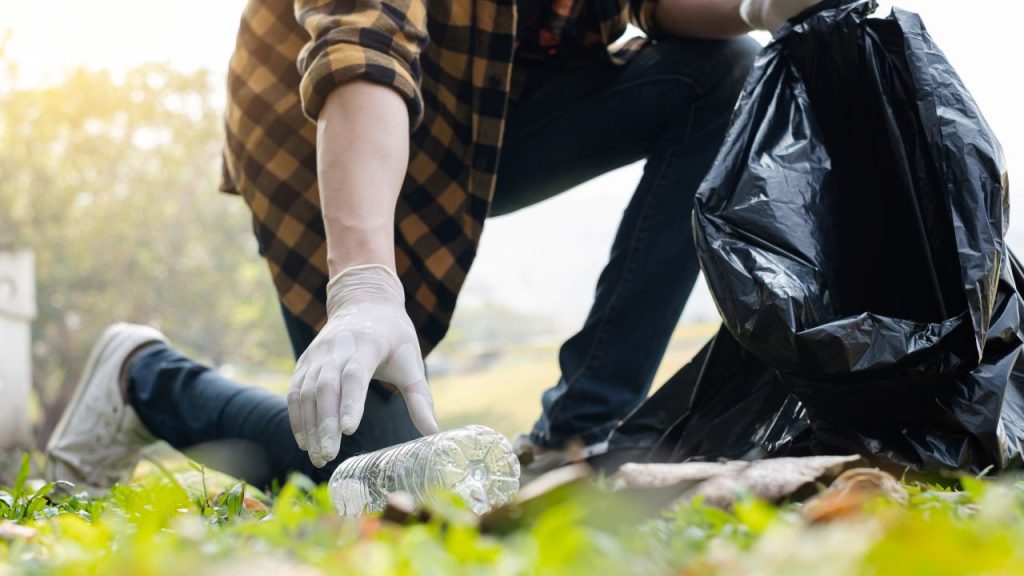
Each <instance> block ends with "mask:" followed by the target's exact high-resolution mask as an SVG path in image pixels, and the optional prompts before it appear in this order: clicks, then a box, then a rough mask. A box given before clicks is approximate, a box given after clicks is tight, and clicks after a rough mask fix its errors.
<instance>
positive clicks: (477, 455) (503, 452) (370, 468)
mask: <svg viewBox="0 0 1024 576" xmlns="http://www.w3.org/2000/svg"><path fill="white" fill-rule="evenodd" d="M328 490H329V491H330V496H331V500H332V501H333V502H334V506H335V507H336V508H337V509H338V512H339V513H341V514H342V515H343V516H357V515H359V514H363V513H367V512H379V511H381V510H383V509H384V505H385V503H386V501H387V495H388V494H390V493H392V492H399V491H401V492H407V493H408V494H410V495H411V496H412V497H413V499H414V500H415V501H416V503H417V504H420V503H423V502H429V501H430V499H431V498H432V497H434V496H436V495H437V494H438V493H442V492H454V493H455V494H457V495H458V496H459V497H461V498H462V499H463V500H464V501H465V502H466V503H467V504H468V505H469V508H470V509H471V510H473V511H474V512H476V513H477V514H483V513H485V512H487V511H488V510H490V509H492V508H494V507H495V506H499V505H501V504H504V503H505V502H508V500H509V499H511V498H512V496H513V495H515V493H516V492H517V491H518V490H519V460H518V459H517V458H516V456H515V454H513V453H512V446H511V445H510V444H509V442H508V440H507V439H506V438H505V437H504V436H502V435H501V434H499V433H497V432H495V431H494V430H491V429H490V428H487V427H485V426H466V427H464V428H456V429H455V430H448V431H447V432H441V433H439V434H434V435H431V436H425V437H423V438H419V439H417V440H412V441H410V442H406V443H404V444H399V445H397V446H392V447H390V448H385V449H383V450H378V451H376V452H370V453H369V454H362V455H359V456H355V457H353V458H349V459H348V460H345V461H344V462H342V463H341V465H340V466H338V468H337V469H336V470H335V471H334V474H333V475H331V480H330V483H329V484H328Z"/></svg>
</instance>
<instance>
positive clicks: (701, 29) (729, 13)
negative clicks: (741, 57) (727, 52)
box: [654, 0, 820, 38]
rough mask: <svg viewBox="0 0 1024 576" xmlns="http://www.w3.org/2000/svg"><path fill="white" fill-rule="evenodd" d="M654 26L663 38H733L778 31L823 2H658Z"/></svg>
mask: <svg viewBox="0 0 1024 576" xmlns="http://www.w3.org/2000/svg"><path fill="white" fill-rule="evenodd" d="M655 1H657V5H656V6H655V8H654V25H655V26H656V27H657V29H658V31H659V32H660V33H662V34H669V35H674V36H689V37H691V38H731V37H733V36H739V35H741V34H746V33H747V32H750V31H751V30H769V31H773V32H774V31H775V30H777V29H778V28H779V27H780V26H782V24H783V23H784V22H785V21H786V20H788V19H790V18H792V17H793V16H796V15H797V14H799V13H800V12H802V11H804V10H806V9H807V8H810V7H811V6H813V5H815V4H817V3H818V2H820V0H655Z"/></svg>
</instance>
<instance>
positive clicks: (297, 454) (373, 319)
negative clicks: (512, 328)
mask: <svg viewBox="0 0 1024 576" xmlns="http://www.w3.org/2000/svg"><path fill="white" fill-rule="evenodd" d="M815 2H816V0H744V2H743V3H742V6H741V5H740V1H739V0H660V1H658V0H520V1H519V2H518V3H517V4H514V3H513V2H512V0H435V1H432V2H431V3H430V4H429V5H428V4H427V3H426V2H425V1H424V0H347V1H345V2H342V1H330V2H325V1H322V0H321V1H314V0H295V3H294V7H293V6H292V4H291V3H289V2H285V1H284V0H250V2H249V4H248V6H247V7H246V10H245V13H244V15H243V17H242V22H241V27H240V30H239V35H238V44H237V47H236V51H235V54H234V56H233V58H232V61H231V71H230V74H229V94H230V102H229V107H228V113H227V122H226V125H227V146H226V147H225V179H224V187H223V188H224V190H226V191H230V192H235V193H239V194H241V195H242V196H243V197H244V198H245V200H246V202H247V203H248V204H249V206H250V208H251V209H252V213H253V222H254V229H255V233H256V237H257V239H258V242H259V246H260V251H261V253H262V254H263V255H264V256H265V257H266V259H267V261H268V264H269V266H270V270H271V274H272V276H273V279H274V282H275V285H276V287H277V290H278V293H279V295H280V299H281V304H282V311H283V314H284V319H285V325H286V327H287V329H288V333H289V336H290V337H291V341H292V345H293V348H294V352H295V354H296V356H297V357H298V362H297V366H296V370H295V375H294V378H293V381H292V386H291V390H290V392H289V394H288V398H287V402H286V401H285V399H283V398H280V397H277V396H275V395H273V394H270V393H267V392H265V391H262V390H258V389H254V388H250V387H246V386H242V385H239V384H236V383H233V382H230V381H228V380H227V379H225V378H223V377H222V376H220V375H218V374H217V373H215V372H213V371H211V370H209V369H207V368H205V367H203V366H200V365H198V364H196V363H194V362H192V361H191V360H189V359H188V358H185V357H184V356H182V355H181V354H180V353H178V352H176V351H174V350H173V349H172V348H170V347H169V345H168V343H167V342H166V340H165V338H164V337H163V335H161V334H160V333H159V332H157V331H156V330H154V329H152V328H147V327H141V326H131V325H117V326H114V327H112V328H111V329H109V330H108V331H107V333H105V334H104V336H103V337H102V338H101V339H100V341H99V342H98V343H97V345H96V347H95V348H94V351H93V354H92V356H91V358H90V360H89V365H88V366H87V367H86V369H85V371H84V376H83V378H82V381H81V383H80V384H79V388H78V390H77V391H76V394H75V396H74V398H73V400H72V402H71V404H70V405H69V407H68V410H67V412H66V414H65V415H64V417H63V418H62V420H61V422H60V423H59V425H58V427H57V429H56V430H55V432H54V434H53V437H52V438H51V441H50V444H49V446H48V454H49V459H48V463H49V466H48V474H49V476H50V477H51V478H57V479H65V480H71V481H73V482H76V483H78V484H80V485H83V486H86V487H91V488H95V489H98V490H103V489H106V488H108V487H109V486H110V485H111V484H112V483H114V482H117V481H123V480H126V479H127V478H128V477H130V474H131V471H132V469H133V467H134V465H135V463H136V461H137V459H138V453H139V449H140V448H141V447H142V446H144V445H146V444H147V443H149V442H151V441H152V440H153V439H155V438H158V439H163V440H166V441H167V442H169V443H170V444H171V445H172V446H174V447H176V448H179V449H186V448H191V447H194V446H197V445H200V444H207V443H211V442H224V441H236V444H234V446H240V447H242V448H244V450H241V451H234V452H228V453H223V452H222V453H220V454H218V455H216V456H215V457H211V461H210V462H209V464H210V465H211V466H214V467H218V468H221V469H224V470H225V471H227V472H231V473H234V474H236V475H239V476H242V477H244V478H245V479H246V480H248V481H250V482H252V483H254V484H257V485H266V484H268V483H269V482H271V481H272V480H274V479H279V480H280V479H283V478H284V477H285V476H286V475H287V474H288V473H289V472H290V471H301V472H303V473H305V474H307V475H309V476H311V477H312V478H314V479H316V480H323V479H325V478H326V477H328V476H329V474H330V471H331V470H332V469H333V468H334V466H336V464H337V463H338V462H340V461H341V460H343V459H344V458H346V457H348V456H351V455H353V454H357V453H361V452H365V451H369V450H374V449H377V448H380V447H383V446H388V445H392V444H395V443H399V442H402V441H405V440H409V439H412V438H415V437H417V436H418V435H419V434H420V433H424V434H426V433H432V432H434V431H436V430H437V424H436V423H435V421H434V416H433V408H432V400H431V396H430V391H429V388H428V386H427V382H426V378H425V374H424V368H423V355H424V354H426V353H429V351H430V350H431V349H432V348H433V347H434V346H435V345H436V344H437V343H438V341H440V339H441V338H442V337H443V336H444V333H445V331H446V330H447V327H448V323H449V320H450V318H451V314H452V311H453V309H454V306H455V300H456V297H457V295H458V292H459V289H460V287H461V285H462V282H463V280H464V278H465V275H466V273H467V271H468V270H469V267H470V264H471V262H472V260H473V257H474V255H475V251H476V245H477V242H478V240H479V237H480V234H481V231H482V227H483V221H484V219H485V218H486V217H487V216H488V214H491V215H500V214H505V213H509V212H512V211H514V210H516V209H518V208H521V207H523V206H527V205H530V204H532V203H535V202H538V201H540V200H543V199H545V198H548V197H550V196H552V195H554V194H557V193H559V192H561V191H564V190H566V189H568V188H570V187H572V186H574V185H576V184H579V183H581V182H584V181H586V180H588V179H590V178H592V177H595V176H597V175H599V174H601V173H604V172H607V171H609V170H612V169H614V168H617V167H619V166H623V165H625V164H628V163H631V162H633V161H636V160H639V159H642V158H646V159H647V165H646V168H645V171H644V175H643V178H642V180H641V182H640V184H639V186H638V187H637V190H636V192H635V194H634V196H633V198H632V200H631V201H630V204H629V206H628V208H627V209H626V211H625V213H624V215H623V220H622V223H621V225H620V228H619V232H618V234H617V237H616V239H615V242H614V245H613V247H612V252H611V256H610V260H609V262H608V264H607V266H606V267H605V269H604V271H603V273H602V274H601V278H600V280H599V282H598V286H597V291H596V295H595V301H594V304H593V308H592V310H591V312H590V316H589V317H588V319H587V321H586V323H585V324H584V326H583V327H582V329H581V330H580V331H579V332H578V333H577V334H576V335H575V336H573V337H572V338H571V339H569V340H568V341H567V342H566V343H565V345H564V346H563V347H562V349H561V352H560V355H559V362H560V366H561V370H562V377H561V379H560V380H559V382H558V383H557V384H556V385H555V386H554V387H553V388H552V389H550V390H548V391H547V392H546V393H545V394H544V397H543V407H544V410H543V413H542V415H541V416H540V418H539V420H538V421H537V424H536V425H535V426H534V428H533V430H532V432H531V434H530V435H529V437H528V440H527V441H525V442H524V445H525V447H526V448H528V449H530V450H531V451H533V452H535V453H538V454H543V453H547V454H548V455H549V458H548V459H549V460H551V461H554V462H561V461H563V460H564V450H565V448H566V445H567V444H568V443H569V442H571V441H580V442H582V443H583V444H584V445H586V446H588V447H590V448H589V451H590V452H591V453H594V452H599V451H600V449H601V448H600V447H601V442H602V441H603V440H604V438H605V437H606V435H607V434H608V432H609V430H610V429H611V428H612V427H613V426H614V424H615V422H616V421H617V420H618V419H620V418H622V417H623V416H625V415H626V414H627V413H628V412H629V411H630V410H632V409H633V408H634V407H635V406H636V405H637V404H639V403H640V402H641V401H642V400H643V399H644V397H645V396H646V393H647V391H648V388H649V386H650V384H651V380H652V379H653V376H654V373H655V370H656V369H657V366H658V363H659V361H660V359H661V356H662V354H663V353H664V350H665V347H666V345H667V343H668V339H669V337H670V335H671V332H672V329H673V327H674V325H675V323H676V322H677V320H678V317H679V314H680V313H681V311H682V308H683V305H684V304H685V302H686V299H687V297H688V295H689V292H690V290H691V288H692V286H693V283H694V281H695V278H696V276H697V271H698V268H697V262H696V257H695V255H694V252H693V247H692V241H691V233H690V211H691V207H692V201H693V195H694V193H695V191H696V189H697V187H698V185H699V183H700V181H701V179H702V177H703V175H704V173H705V172H706V171H707V169H708V167H709V166H710V164H711V162H712V161H713V159H714V157H715V155H716V152H717V148H718V146H719V144H720V142H721V140H722V137H723V135H724V131H725V129H726V126H727V123H728V118H729V115H730V112H731V109H732V106H733V104H734V102H735V100H736V96H737V94H738V92H739V90H740V88H741V85H742V82H743V79H744V77H745V75H746V72H747V70H748V68H749V66H750V63H751V61H752V58H753V54H754V53H755V51H756V45H755V44H754V43H753V42H752V41H751V40H750V39H749V38H746V37H743V36H742V35H743V34H745V33H746V32H747V31H748V30H750V29H751V28H758V29H770V30H774V29H776V28H777V27H779V26H781V24H782V23H783V22H784V21H785V20H786V19H787V18H789V17H791V16H794V15H795V14H797V13H798V12H800V11H801V10H803V9H805V8H807V7H808V6H810V5H812V4H814V3H815ZM293 8H294V12H293ZM628 21H632V22H634V23H636V24H637V25H638V26H640V27H641V28H642V29H643V30H644V31H645V32H646V33H647V35H648V37H650V38H651V40H649V41H643V40H638V41H632V42H630V43H627V44H625V45H624V46H622V47H620V48H618V49H612V48H609V46H610V45H611V44H612V43H614V42H615V41H616V40H617V39H619V37H620V36H621V35H622V34H623V33H624V32H625V30H626V24H627V22H628ZM296 62H297V63H298V71H296V67H295V63H296ZM311 120H312V121H311ZM568 225H570V226H571V225H572V224H571V223H568ZM527 256H528V255H525V254H524V257H527ZM371 381H372V382H371ZM231 454H234V455H236V456H237V455H238V454H244V455H245V456H244V457H241V458H231V457H230V456H231ZM307 455H308V459H307ZM328 464H331V465H330V466H328Z"/></svg>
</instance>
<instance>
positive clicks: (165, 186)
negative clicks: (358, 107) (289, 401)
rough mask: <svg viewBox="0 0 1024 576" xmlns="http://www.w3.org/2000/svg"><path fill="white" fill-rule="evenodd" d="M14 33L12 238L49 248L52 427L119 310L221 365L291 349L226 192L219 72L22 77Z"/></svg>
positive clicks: (47, 384)
mask: <svg viewBox="0 0 1024 576" xmlns="http://www.w3.org/2000/svg"><path fill="white" fill-rule="evenodd" d="M2 45H3V43H2V42H0V243H2V242H6V243H8V244H12V245H14V246H18V247H20V248H26V249H30V250H33V251H35V254H36V262H37V280H38V286H39V294H38V301H39V319H38V321H37V323H36V325H35V328H34V341H35V349H34V371H35V381H36V382H35V383H36V393H37V396H38V401H39V406H40V407H41V412H42V414H41V418H39V422H38V425H37V426H36V439H37V441H42V440H44V439H45V438H46V437H47V435H48V434H49V431H50V429H51V428H52V427H53V426H54V425H55V423H56V419H57V418H58V417H59V414H60V409H61V408H62V407H63V405H64V404H65V403H66V401H67V398H68V397H69V396H70V393H71V391H72V388H73V386H74V383H75V381H76V379H77V377H78V370H80V369H81V367H82V365H83V363H84V359H85V355H86V354H87V353H88V350H89V347H90V345H91V343H92V341H93V340H94V339H95V337H96V336H97V335H98V334H99V333H100V332H101V331H102V329H103V328H104V327H105V326H106V325H107V324H109V323H111V322H116V321H130V322H139V323H147V324H152V325H155V326H157V327H159V328H160V329H162V330H163V331H164V332H165V333H167V334H168V336H169V337H170V338H171V339H172V341H173V342H174V343H175V344H176V346H178V347H180V348H183V349H184V350H186V351H187V352H191V353H193V354H194V355H195V356H196V357H197V358H198V359H200V360H205V361H208V362H210V363H212V364H214V365H220V364H223V363H228V362H231V363H240V364H246V365H257V366H268V365H271V366H274V367H277V368H286V367H287V366H289V365H290V361H289V357H290V348H289V346H288V344H287V340H286V337H285V333H284V328H283V325H282V323H281V320H280V313H279V310H278V308H277V301H276V298H275V295H274V293H273V289H272V288H271V285H270V280H269V275H268V274H267V272H266V269H265V265H264V263H263V262H262V260H261V259H260V258H259V257H258V255H257V254H256V246H255V241H254V240H253V238H252V233H251V224H250V220H249V215H248V211H247V210H246V208H245V206H244V204H243V202H242V201H241V200H240V199H238V198H234V197H229V196H227V195H224V194H220V193H218V192H217V191H216V184H217V181H216V179H217V177H218V176H219V170H220V168H219V154H220V144H221V140H222V132H221V114H222V113H221V109H220V107H219V106H218V105H217V103H218V102H219V100H220V94H222V90H220V89H219V82H215V81H214V76H213V74H211V73H209V72H207V71H197V72H187V73H186V72H181V71H177V70H174V69H171V68H168V67H166V66H163V65H148V66H144V67H140V68H136V69H133V70H131V71H129V72H127V73H125V74H124V75H121V76H115V75H112V74H110V73H108V72H104V71H90V70H85V69H80V70H77V71H75V72H73V73H70V74H69V75H68V76H67V77H66V78H64V79H63V80H62V81H61V82H60V83H58V84H54V85H49V86H45V87H33V88H24V87H20V86H19V85H18V83H17V69H16V67H15V66H14V65H13V63H11V62H10V61H8V60H7V59H5V58H4V57H3V53H2Z"/></svg>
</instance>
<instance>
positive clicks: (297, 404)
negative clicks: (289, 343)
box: [288, 366, 309, 452]
mask: <svg viewBox="0 0 1024 576" xmlns="http://www.w3.org/2000/svg"><path fill="white" fill-rule="evenodd" d="M308 371H309V370H308V369H307V368H306V367H305V366H300V367H299V368H298V369H297V370H296V371H295V374H294V375H293V376H292V384H291V387H290V388H288V423H289V424H291V427H292V435H293V436H295V443H296V444H298V445H299V450H302V451H303V452H305V451H306V450H307V449H308V448H309V445H308V444H307V443H306V428H305V426H304V425H303V423H302V402H301V400H300V395H301V392H302V383H303V382H304V381H305V379H306V372H308Z"/></svg>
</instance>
